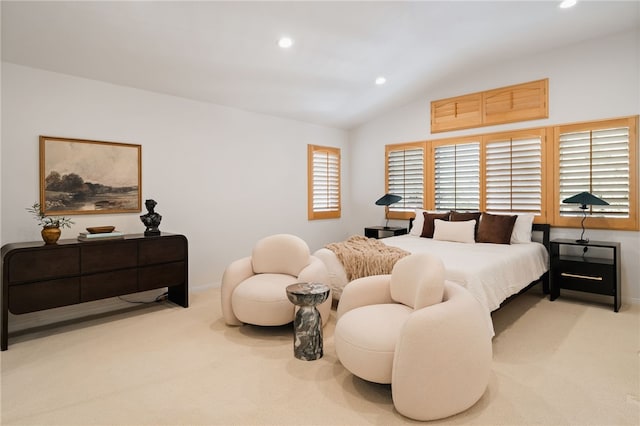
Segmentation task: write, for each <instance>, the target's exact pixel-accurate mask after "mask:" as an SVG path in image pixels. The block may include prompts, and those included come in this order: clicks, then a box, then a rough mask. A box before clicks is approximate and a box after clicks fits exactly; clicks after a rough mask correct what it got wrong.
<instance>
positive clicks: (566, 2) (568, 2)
mask: <svg viewBox="0 0 640 426" xmlns="http://www.w3.org/2000/svg"><path fill="white" fill-rule="evenodd" d="M576 3H578V0H563V1H561V2H560V6H558V7H560V9H568V8H570V7H573V6H575V5H576Z"/></svg>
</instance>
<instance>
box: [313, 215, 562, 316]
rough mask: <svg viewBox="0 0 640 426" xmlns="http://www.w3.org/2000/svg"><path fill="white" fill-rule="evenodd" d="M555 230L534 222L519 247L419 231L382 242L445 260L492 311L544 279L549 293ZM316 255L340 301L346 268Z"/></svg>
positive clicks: (327, 254) (329, 256)
mask: <svg viewBox="0 0 640 426" xmlns="http://www.w3.org/2000/svg"><path fill="white" fill-rule="evenodd" d="M549 229H550V227H549V225H547V224H532V223H531V222H529V224H528V230H527V231H528V235H529V237H528V240H530V241H526V242H519V243H516V244H494V243H484V242H477V243H473V244H469V243H463V242H453V241H443V240H437V239H434V238H424V237H421V236H419V235H417V233H416V232H410V233H409V234H407V235H400V236H394V237H389V238H384V239H381V240H380V241H382V242H383V243H384V244H385V245H387V246H390V247H398V248H401V249H403V250H406V251H407V252H409V253H431V254H434V255H436V256H438V257H440V259H441V260H442V261H443V263H444V266H445V270H446V276H445V278H446V280H448V281H451V282H455V283H457V284H460V285H462V286H464V287H466V288H467V289H468V290H469V291H470V292H471V293H472V294H473V295H474V296H475V297H476V298H477V299H478V300H479V301H480V303H482V305H484V306H485V307H486V308H487V309H488V310H489V311H490V312H491V311H494V310H496V309H497V308H499V307H500V305H501V304H502V302H504V301H505V300H506V299H508V298H509V297H511V296H513V295H515V294H517V293H519V292H521V291H523V290H524V289H526V288H528V287H529V286H531V285H533V284H535V283H537V282H538V281H540V280H542V282H543V287H544V290H545V291H548V269H549V267H548V265H549V250H548V247H549ZM514 232H515V228H514ZM538 240H539V241H538ZM314 255H315V256H317V257H318V258H320V259H321V260H322V261H323V262H324V264H325V265H326V266H327V269H328V271H329V277H330V282H329V285H330V287H331V289H332V293H333V295H334V296H333V297H334V299H339V298H340V295H341V294H342V289H343V288H344V286H345V285H347V283H348V278H347V273H346V271H345V268H344V266H343V265H342V263H341V262H340V260H339V259H338V257H337V256H336V254H335V253H334V252H333V251H331V250H329V249H327V248H321V249H319V250H317V251H316V252H315V253H314Z"/></svg>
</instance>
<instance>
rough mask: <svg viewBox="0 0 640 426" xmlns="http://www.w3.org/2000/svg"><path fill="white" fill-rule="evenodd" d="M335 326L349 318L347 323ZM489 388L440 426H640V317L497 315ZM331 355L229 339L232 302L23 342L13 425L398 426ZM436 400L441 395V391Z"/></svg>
mask: <svg viewBox="0 0 640 426" xmlns="http://www.w3.org/2000/svg"><path fill="white" fill-rule="evenodd" d="M334 314H335V312H334ZM493 319H494V324H495V330H496V337H495V338H494V341H493V348H494V362H493V369H492V375H491V380H490V383H489V387H488V389H487V391H486V392H485V394H484V396H483V397H482V398H481V399H480V401H479V402H478V403H477V404H476V405H475V406H473V407H472V408H470V409H469V410H467V411H466V412H464V413H461V414H459V415H456V416H453V417H450V418H448V419H444V420H442V421H435V422H430V424H447V425H449V424H451V425H454V424H465V425H467V424H468V425H638V424H640V398H639V393H640V384H639V380H640V379H639V365H640V358H639V354H640V353H639V349H640V343H639V340H640V307H639V306H637V305H635V306H632V305H624V306H623V308H622V310H621V311H620V312H619V313H614V312H613V310H612V309H611V308H610V305H604V304H597V303H587V302H585V301H584V300H582V299H580V298H575V297H574V298H572V297H570V296H564V293H563V296H562V297H561V298H559V299H558V300H556V301H554V302H549V300H548V299H546V298H544V297H543V296H542V294H541V292H540V291H539V289H538V288H534V289H532V290H530V291H529V292H528V293H525V294H523V295H521V296H519V297H518V298H516V299H514V300H513V301H511V302H510V303H508V304H507V305H506V306H504V307H503V308H501V309H500V310H499V311H497V312H495V313H494V314H493ZM334 320H335V319H334V318H332V321H331V322H330V323H329V324H328V325H327V326H326V327H325V329H324V333H325V336H324V337H325V347H324V350H325V355H324V357H323V358H322V359H320V360H317V361H300V360H297V359H295V358H294V357H293V349H292V328H291V326H283V327H254V326H243V327H227V326H226V325H225V324H224V323H223V321H222V319H221V310H220V290H219V289H218V288H211V289H207V290H205V291H201V292H195V293H192V295H191V306H190V307H189V308H188V309H183V308H180V307H176V306H174V305H171V304H166V303H163V304H159V305H154V306H145V307H142V308H136V309H131V310H128V311H126V312H120V313H115V314H111V315H107V316H102V317H97V318H93V319H89V320H84V321H79V322H73V323H70V324H64V325H58V326H56V327H48V328H46V329H44V330H42V329H41V330H38V331H34V332H30V333H26V334H20V335H17V336H12V337H11V338H10V339H9V350H8V351H5V352H2V355H1V360H2V387H1V389H2V397H1V401H2V407H1V410H2V417H1V422H2V424H3V425H18V424H32V425H52V424H55V425H262V424H268V425H370V424H374V425H395V424H406V423H419V422H413V421H411V420H409V419H407V418H404V417H403V416H401V415H400V414H398V413H397V412H396V411H395V410H394V408H393V404H392V401H391V389H390V387H389V386H383V385H377V384H372V383H368V382H365V381H363V380H360V379H358V378H355V377H354V376H352V375H351V374H350V373H349V372H347V371H346V370H345V369H344V368H343V367H342V365H341V364H340V362H339V361H338V360H337V358H336V355H335V351H334V346H333V328H334ZM425 386H429V384H428V383H426V384H425Z"/></svg>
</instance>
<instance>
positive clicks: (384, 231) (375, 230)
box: [364, 226, 407, 238]
mask: <svg viewBox="0 0 640 426" xmlns="http://www.w3.org/2000/svg"><path fill="white" fill-rule="evenodd" d="M406 233H407V228H400V227H398V226H369V227H366V228H364V236H365V237H368V238H387V237H395V236H396V235H404V234H406Z"/></svg>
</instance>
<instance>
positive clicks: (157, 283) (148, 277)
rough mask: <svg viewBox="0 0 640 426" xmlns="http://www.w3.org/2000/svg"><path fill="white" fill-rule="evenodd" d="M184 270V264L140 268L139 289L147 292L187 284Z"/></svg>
mask: <svg viewBox="0 0 640 426" xmlns="http://www.w3.org/2000/svg"><path fill="white" fill-rule="evenodd" d="M184 268H185V263H184V262H174V263H168V264H166V265H157V266H146V267H144V268H140V269H139V273H138V289H139V290H140V291H145V290H152V289H154V288H161V287H171V286H175V285H182V284H185V282H184V280H185V270H184Z"/></svg>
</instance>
